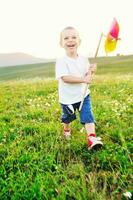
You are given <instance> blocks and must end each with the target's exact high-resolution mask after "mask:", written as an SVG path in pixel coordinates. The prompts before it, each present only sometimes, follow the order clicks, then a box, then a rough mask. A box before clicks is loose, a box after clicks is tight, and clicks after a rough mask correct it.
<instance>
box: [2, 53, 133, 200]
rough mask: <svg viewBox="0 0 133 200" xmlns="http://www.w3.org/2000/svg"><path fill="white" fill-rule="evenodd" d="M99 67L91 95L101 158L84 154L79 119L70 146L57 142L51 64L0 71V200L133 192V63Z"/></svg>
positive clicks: (107, 199)
mask: <svg viewBox="0 0 133 200" xmlns="http://www.w3.org/2000/svg"><path fill="white" fill-rule="evenodd" d="M91 61H93V59H92V60H91ZM97 63H98V70H97V73H96V75H95V77H94V80H93V82H92V83H91V84H90V89H91V99H92V105H93V112H94V116H95V119H96V132H97V135H98V136H100V137H102V140H103V142H104V146H103V148H102V149H101V150H100V151H94V150H93V151H88V150H87V142H86V135H85V130H84V128H83V126H82V125H81V124H80V123H79V115H78V113H77V120H76V121H74V122H73V123H72V127H71V128H72V137H71V140H69V141H68V140H67V141H66V140H65V139H64V138H63V134H62V128H63V127H62V124H61V123H60V114H61V110H60V106H59V103H58V91H57V81H56V80H55V79H54V63H49V64H38V65H30V66H14V67H12V68H11V67H3V68H0V200H9V199H11V200H20V199H23V200H30V199H34V200H35V199H37V200H45V199H46V200H121V199H123V200H124V199H125V200H126V199H128V197H125V196H124V193H126V192H131V193H132V192H133V188H132V178H133V177H132V149H133V148H132V147H133V146H132V136H133V56H117V57H112V58H111V57H107V58H104V57H103V58H98V60H97ZM45 72H46V73H45Z"/></svg>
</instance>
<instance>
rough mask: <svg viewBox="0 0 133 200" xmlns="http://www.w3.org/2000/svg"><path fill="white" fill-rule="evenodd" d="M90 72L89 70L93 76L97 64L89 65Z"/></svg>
mask: <svg viewBox="0 0 133 200" xmlns="http://www.w3.org/2000/svg"><path fill="white" fill-rule="evenodd" d="M90 70H91V73H92V74H94V73H95V72H96V70H97V64H96V63H94V64H91V65H90Z"/></svg>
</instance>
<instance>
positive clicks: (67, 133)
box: [64, 123, 71, 138]
mask: <svg viewBox="0 0 133 200" xmlns="http://www.w3.org/2000/svg"><path fill="white" fill-rule="evenodd" d="M64 136H65V137H66V138H69V137H70V136H71V129H70V123H69V124H65V123H64Z"/></svg>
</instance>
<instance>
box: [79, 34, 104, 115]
mask: <svg viewBox="0 0 133 200" xmlns="http://www.w3.org/2000/svg"><path fill="white" fill-rule="evenodd" d="M102 37H103V33H101V35H100V38H99V42H98V45H97V49H96V52H95V56H94V59H96V57H97V55H98V51H99V47H100V44H101V40H102ZM91 74H93V72H91ZM87 88H88V84H86V85H85V88H84V91H83V95H82V100H81V103H80V106H79V111H81V109H82V106H83V102H84V98H85V94H86V91H87Z"/></svg>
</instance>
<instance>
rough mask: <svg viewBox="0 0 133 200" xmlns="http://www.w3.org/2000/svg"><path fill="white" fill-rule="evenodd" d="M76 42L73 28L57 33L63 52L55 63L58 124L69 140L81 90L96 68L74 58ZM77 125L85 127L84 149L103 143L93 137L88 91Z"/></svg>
mask: <svg viewBox="0 0 133 200" xmlns="http://www.w3.org/2000/svg"><path fill="white" fill-rule="evenodd" d="M80 42H81V40H80V38H79V34H78V32H77V30H76V29H75V28H73V27H66V28H65V29H64V30H63V31H62V32H61V35H60V45H61V47H63V48H64V49H65V52H66V55H65V56H64V57H63V58H60V59H58V60H57V61H56V78H57V79H58V81H59V102H60V104H61V107H62V122H63V123H64V136H65V137H66V138H70V136H71V129H70V123H71V122H72V121H73V120H75V119H76V114H75V111H76V110H79V106H80V103H81V100H82V95H83V90H84V86H85V85H86V84H89V83H90V82H91V80H92V72H94V71H95V69H96V64H93V66H92V67H90V65H89V62H88V59H87V58H84V57H82V56H80V55H78V53H77V49H78V47H79V45H80ZM80 122H81V123H82V124H84V126H85V130H86V133H87V144H88V149H92V148H93V149H97V148H99V147H101V146H102V145H103V143H102V142H101V140H100V138H97V137H96V134H95V124H94V117H93V114H92V111H91V101H90V90H89V89H87V91H86V94H85V98H84V102H83V105H82V109H81V111H80Z"/></svg>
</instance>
